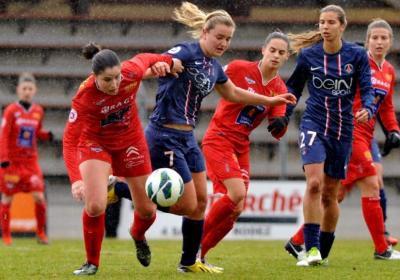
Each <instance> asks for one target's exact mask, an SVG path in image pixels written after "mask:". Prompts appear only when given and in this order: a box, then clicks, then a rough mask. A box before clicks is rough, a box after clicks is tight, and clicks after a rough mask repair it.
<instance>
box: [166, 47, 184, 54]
mask: <svg viewBox="0 0 400 280" xmlns="http://www.w3.org/2000/svg"><path fill="white" fill-rule="evenodd" d="M181 49H182V48H181V47H173V48H172V49H170V50H169V51H168V52H167V53H170V54H176V53H178V52H180V50H181Z"/></svg>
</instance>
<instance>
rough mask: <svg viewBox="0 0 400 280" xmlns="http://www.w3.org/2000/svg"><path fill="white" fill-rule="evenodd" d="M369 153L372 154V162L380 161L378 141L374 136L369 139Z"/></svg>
mask: <svg viewBox="0 0 400 280" xmlns="http://www.w3.org/2000/svg"><path fill="white" fill-rule="evenodd" d="M371 155H372V160H373V161H374V162H378V163H381V162H382V156H381V152H380V151H379V146H378V142H377V141H376V139H375V138H373V139H372V141H371Z"/></svg>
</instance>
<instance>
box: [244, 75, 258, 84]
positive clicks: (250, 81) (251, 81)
mask: <svg viewBox="0 0 400 280" xmlns="http://www.w3.org/2000/svg"><path fill="white" fill-rule="evenodd" d="M244 79H245V80H246V82H247V83H248V84H249V85H254V84H255V83H256V81H254V80H253V79H250V78H249V77H244Z"/></svg>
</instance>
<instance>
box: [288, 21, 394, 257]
mask: <svg viewBox="0 0 400 280" xmlns="http://www.w3.org/2000/svg"><path fill="white" fill-rule="evenodd" d="M392 40H393V31H392V28H391V26H390V25H389V24H388V23H387V22H386V21H385V20H381V19H376V20H374V21H373V22H371V23H370V24H369V26H368V29H367V36H366V44H365V45H366V48H367V50H368V55H369V64H370V66H371V69H372V71H371V73H372V85H373V87H374V92H375V99H374V108H373V110H374V111H376V112H377V114H378V117H379V118H380V120H381V123H382V125H383V126H384V129H385V131H388V132H389V133H388V134H389V135H388V139H391V140H388V141H387V143H388V142H389V141H390V142H391V143H392V144H386V147H388V146H389V145H390V146H391V147H393V146H395V144H396V143H395V142H396V141H398V142H400V132H399V130H400V129H399V125H398V123H397V120H396V115H395V110H394V106H393V93H394V83H395V80H396V76H395V71H394V68H393V66H392V65H391V64H390V63H389V62H387V61H386V60H385V57H386V54H387V53H388V51H389V49H390V47H391V44H392ZM361 106H362V105H361V99H360V94H359V92H357V94H356V97H355V102H354V106H353V112H354V113H356V112H357V111H358V110H360V108H361ZM375 122H376V118H375V117H374V118H372V119H370V120H369V121H368V122H366V123H358V122H354V131H353V143H352V154H351V158H350V162H349V164H348V167H347V173H346V179H344V180H342V181H341V184H342V185H343V187H342V188H340V189H339V197H338V198H339V202H341V201H342V200H343V198H344V196H345V194H346V193H347V192H349V191H350V190H351V188H352V186H353V185H357V186H359V187H360V189H361V205H362V212H363V216H364V220H365V222H366V224H367V226H368V229H369V231H370V234H371V237H372V240H373V241H374V245H375V253H374V257H375V258H377V259H385V260H398V259H400V253H399V252H398V251H395V250H391V249H390V247H389V245H391V244H389V243H388V241H387V240H386V236H385V225H384V215H383V211H382V207H381V199H380V193H381V194H382V192H380V186H383V182H382V177H381V172H379V170H378V169H377V168H376V167H377V165H378V166H379V165H381V164H380V163H378V162H379V161H380V159H379V157H380V156H379V150H378V149H377V147H376V146H375V145H374V141H373V133H374V128H375ZM386 149H387V148H386ZM302 235H303V234H302V232H301V231H299V232H298V233H296V234H295V236H293V237H292V239H291V241H290V242H289V243H288V245H287V248H286V249H287V250H288V252H290V253H291V254H292V255H296V253H295V251H298V250H299V248H297V249H296V247H298V246H299V245H300V244H301V243H302V241H303V240H302V239H303V237H302ZM389 241H390V240H389ZM290 243H291V244H290Z"/></svg>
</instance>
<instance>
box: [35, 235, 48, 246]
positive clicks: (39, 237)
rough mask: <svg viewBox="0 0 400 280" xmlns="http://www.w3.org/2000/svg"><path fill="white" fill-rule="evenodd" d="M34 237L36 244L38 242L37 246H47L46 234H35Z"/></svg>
mask: <svg viewBox="0 0 400 280" xmlns="http://www.w3.org/2000/svg"><path fill="white" fill-rule="evenodd" d="M36 237H37V242H38V243H39V244H42V245H47V244H49V239H48V238H47V235H46V233H44V232H37V233H36Z"/></svg>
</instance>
